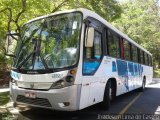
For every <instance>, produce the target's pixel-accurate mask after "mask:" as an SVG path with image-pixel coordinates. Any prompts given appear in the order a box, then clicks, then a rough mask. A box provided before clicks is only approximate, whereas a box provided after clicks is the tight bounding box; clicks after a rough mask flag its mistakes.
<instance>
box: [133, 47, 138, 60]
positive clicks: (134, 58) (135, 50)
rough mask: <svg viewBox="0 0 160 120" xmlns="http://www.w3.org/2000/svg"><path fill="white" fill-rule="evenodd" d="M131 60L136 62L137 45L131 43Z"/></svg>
mask: <svg viewBox="0 0 160 120" xmlns="http://www.w3.org/2000/svg"><path fill="white" fill-rule="evenodd" d="M132 60H133V61H134V62H138V55H137V47H136V46H134V45H132Z"/></svg>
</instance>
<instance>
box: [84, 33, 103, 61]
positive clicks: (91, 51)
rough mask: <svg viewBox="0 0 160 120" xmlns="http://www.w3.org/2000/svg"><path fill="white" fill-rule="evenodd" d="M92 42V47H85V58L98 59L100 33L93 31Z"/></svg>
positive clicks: (100, 40)
mask: <svg viewBox="0 0 160 120" xmlns="http://www.w3.org/2000/svg"><path fill="white" fill-rule="evenodd" d="M93 42H94V43H93V47H86V48H85V49H86V50H85V51H86V52H85V59H95V60H99V59H100V58H101V56H102V34H101V33H100V32H98V31H95V32H94V40H93Z"/></svg>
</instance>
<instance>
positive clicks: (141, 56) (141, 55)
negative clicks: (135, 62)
mask: <svg viewBox="0 0 160 120" xmlns="http://www.w3.org/2000/svg"><path fill="white" fill-rule="evenodd" d="M140 63H141V64H144V58H143V51H142V50H140Z"/></svg>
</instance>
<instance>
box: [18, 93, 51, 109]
mask: <svg viewBox="0 0 160 120" xmlns="http://www.w3.org/2000/svg"><path fill="white" fill-rule="evenodd" d="M17 102H21V103H26V104H31V105H37V106H42V107H51V104H50V103H49V101H48V100H47V99H44V98H34V99H33V98H27V97H25V96H22V95H18V97H17Z"/></svg>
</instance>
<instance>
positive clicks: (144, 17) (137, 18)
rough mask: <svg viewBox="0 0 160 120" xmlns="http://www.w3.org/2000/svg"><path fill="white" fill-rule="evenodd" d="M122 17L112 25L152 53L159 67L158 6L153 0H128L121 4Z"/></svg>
mask: <svg viewBox="0 0 160 120" xmlns="http://www.w3.org/2000/svg"><path fill="white" fill-rule="evenodd" d="M121 7H122V8H123V13H122V15H121V16H122V17H121V18H120V19H117V20H116V21H114V23H113V24H114V25H115V26H116V27H117V28H118V29H119V30H121V31H123V32H124V33H126V34H127V35H128V36H129V37H130V38H132V39H133V40H135V41H136V42H137V43H139V44H140V45H142V46H143V47H144V48H146V49H147V50H148V51H150V52H151V53H152V54H153V59H154V65H157V64H159V67H160V49H159V46H160V40H159V39H160V32H159V31H160V27H159V26H160V16H159V10H160V7H159V5H158V4H157V2H156V1H154V0H137V1H136V0H130V1H127V2H126V3H123V4H121Z"/></svg>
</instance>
